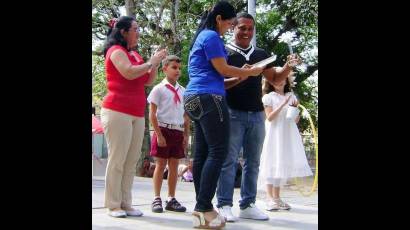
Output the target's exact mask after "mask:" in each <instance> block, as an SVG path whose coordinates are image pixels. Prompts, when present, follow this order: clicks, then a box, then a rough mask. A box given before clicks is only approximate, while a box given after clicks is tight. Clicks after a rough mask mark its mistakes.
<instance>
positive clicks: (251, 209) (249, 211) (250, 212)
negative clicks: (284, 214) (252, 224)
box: [239, 203, 269, 220]
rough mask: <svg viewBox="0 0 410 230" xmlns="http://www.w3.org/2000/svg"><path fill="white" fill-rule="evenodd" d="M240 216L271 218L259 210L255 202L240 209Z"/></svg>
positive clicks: (261, 218) (260, 218) (258, 218)
mask: <svg viewBox="0 0 410 230" xmlns="http://www.w3.org/2000/svg"><path fill="white" fill-rule="evenodd" d="M239 217H240V218H245V219H253V220H269V216H268V215H266V214H265V213H263V212H262V211H261V210H259V209H258V208H257V207H256V206H255V204H254V203H252V204H250V205H249V206H248V207H247V208H245V209H241V210H240V211H239Z"/></svg>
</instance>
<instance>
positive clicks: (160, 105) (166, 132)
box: [147, 55, 190, 212]
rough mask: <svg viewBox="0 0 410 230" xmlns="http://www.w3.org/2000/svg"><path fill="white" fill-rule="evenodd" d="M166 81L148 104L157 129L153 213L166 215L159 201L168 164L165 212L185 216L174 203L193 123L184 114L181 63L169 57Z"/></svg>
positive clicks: (156, 88) (165, 63)
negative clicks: (179, 170)
mask: <svg viewBox="0 0 410 230" xmlns="http://www.w3.org/2000/svg"><path fill="white" fill-rule="evenodd" d="M162 71H163V72H164V74H165V76H166V77H165V78H164V79H163V80H162V82H161V83H159V84H158V85H156V86H154V88H153V89H152V91H151V93H150V94H149V96H148V98H147V100H148V102H149V103H150V105H149V108H150V112H149V119H150V122H151V124H152V127H153V128H154V131H155V132H154V135H153V136H152V141H151V154H150V155H151V156H153V157H155V160H156V167H155V171H154V176H153V182H154V193H155V196H154V201H153V202H152V211H153V212H163V208H162V200H161V197H160V192H161V186H162V180H163V172H164V169H165V167H166V165H167V163H168V199H167V201H165V205H166V206H165V210H169V211H176V212H185V211H186V208H185V207H184V206H182V205H181V204H180V203H179V202H178V201H177V200H176V199H175V190H176V184H177V179H178V163H179V159H181V158H184V157H185V149H186V148H187V144H188V137H189V123H190V120H189V118H188V116H187V115H186V114H185V111H184V104H183V101H182V99H183V94H184V91H185V88H184V87H182V86H181V85H179V84H178V82H177V81H178V79H179V77H180V75H181V59H180V58H179V57H177V56H175V55H169V56H167V57H166V58H165V59H164V60H163V61H162Z"/></svg>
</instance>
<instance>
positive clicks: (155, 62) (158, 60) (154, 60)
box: [149, 48, 168, 67]
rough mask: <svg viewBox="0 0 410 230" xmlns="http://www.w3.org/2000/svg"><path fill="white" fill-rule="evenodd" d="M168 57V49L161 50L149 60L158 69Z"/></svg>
mask: <svg viewBox="0 0 410 230" xmlns="http://www.w3.org/2000/svg"><path fill="white" fill-rule="evenodd" d="M167 55H168V50H167V49H166V48H165V49H161V50H157V51H155V53H154V54H153V55H152V56H151V58H150V59H149V62H151V64H152V66H153V67H158V66H159V64H160V63H161V61H162V59H164V58H165V57H166V56H167Z"/></svg>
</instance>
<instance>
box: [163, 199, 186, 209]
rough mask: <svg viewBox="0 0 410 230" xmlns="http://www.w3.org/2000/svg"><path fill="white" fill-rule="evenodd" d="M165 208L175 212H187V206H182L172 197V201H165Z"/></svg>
mask: <svg viewBox="0 0 410 230" xmlns="http://www.w3.org/2000/svg"><path fill="white" fill-rule="evenodd" d="M165 205H166V206H165V210H168V211H174V212H185V211H186V208H185V207H184V206H182V205H181V204H180V203H179V202H178V201H177V199H175V198H172V199H171V200H170V201H165Z"/></svg>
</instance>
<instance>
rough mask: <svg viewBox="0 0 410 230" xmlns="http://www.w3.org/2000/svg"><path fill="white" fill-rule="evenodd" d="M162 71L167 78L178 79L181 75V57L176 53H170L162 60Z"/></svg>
mask: <svg viewBox="0 0 410 230" xmlns="http://www.w3.org/2000/svg"><path fill="white" fill-rule="evenodd" d="M162 71H163V72H164V74H165V76H166V77H167V79H169V80H172V81H177V80H178V78H179V77H180V75H181V58H179V57H178V56H175V55H168V56H167V57H166V58H164V59H163V60H162Z"/></svg>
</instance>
